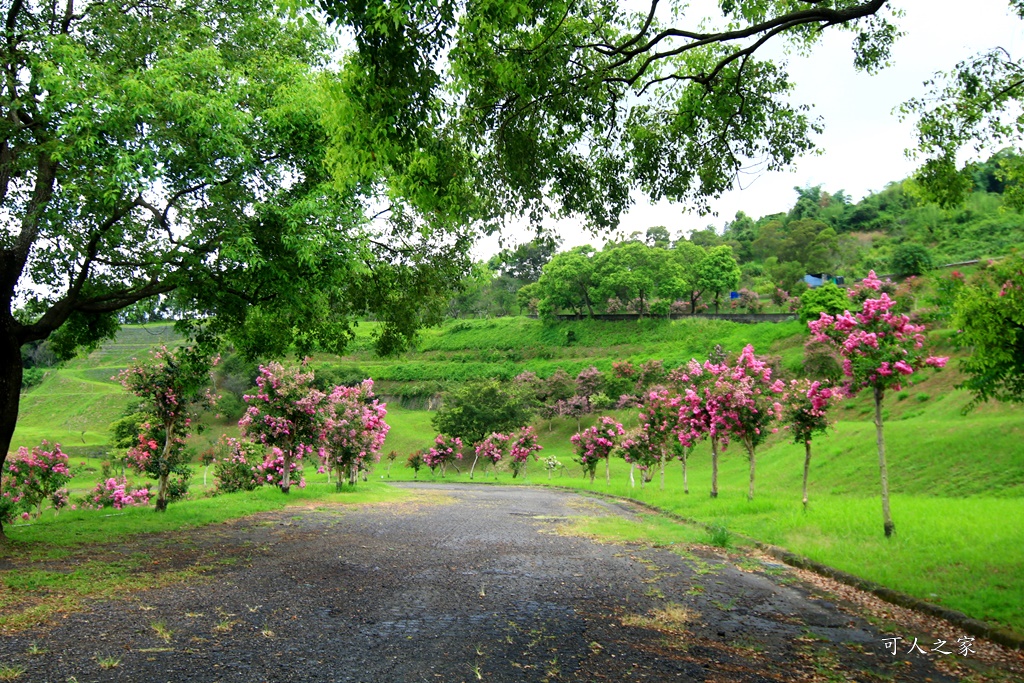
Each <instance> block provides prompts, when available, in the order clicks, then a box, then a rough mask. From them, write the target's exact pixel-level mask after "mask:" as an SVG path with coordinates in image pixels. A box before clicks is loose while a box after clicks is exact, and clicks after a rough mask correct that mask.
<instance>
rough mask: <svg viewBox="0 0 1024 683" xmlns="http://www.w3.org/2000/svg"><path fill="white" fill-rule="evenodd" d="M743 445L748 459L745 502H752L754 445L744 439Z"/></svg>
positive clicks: (754, 462) (754, 463)
mask: <svg viewBox="0 0 1024 683" xmlns="http://www.w3.org/2000/svg"><path fill="white" fill-rule="evenodd" d="M743 444H744V445H745V446H746V447H747V457H748V458H750V488H749V489H747V500H748V501H752V500H754V466H755V465H756V461H755V456H754V443H753V442H752V441H751V440H750V439H744V440H743Z"/></svg>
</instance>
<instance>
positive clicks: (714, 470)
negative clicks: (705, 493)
mask: <svg viewBox="0 0 1024 683" xmlns="http://www.w3.org/2000/svg"><path fill="white" fill-rule="evenodd" d="M711 497H712V498H718V438H717V437H714V436H712V437H711Z"/></svg>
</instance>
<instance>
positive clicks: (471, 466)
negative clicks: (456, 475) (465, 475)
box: [469, 455, 480, 479]
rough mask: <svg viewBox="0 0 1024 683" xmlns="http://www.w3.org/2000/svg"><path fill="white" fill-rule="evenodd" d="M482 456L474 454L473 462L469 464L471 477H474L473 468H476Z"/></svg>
mask: <svg viewBox="0 0 1024 683" xmlns="http://www.w3.org/2000/svg"><path fill="white" fill-rule="evenodd" d="M479 458H480V456H479V455H475V456H473V464H472V465H470V466H469V478H470V479H472V478H473V470H475V469H476V461H477V460H478V459H479Z"/></svg>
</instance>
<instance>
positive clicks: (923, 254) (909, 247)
mask: <svg viewBox="0 0 1024 683" xmlns="http://www.w3.org/2000/svg"><path fill="white" fill-rule="evenodd" d="M889 267H890V268H892V272H894V273H895V274H896V275H900V276H907V275H922V274H924V273H926V272H927V271H929V270H931V269H932V256H931V253H929V251H928V250H927V249H926V248H925V247H923V246H922V245H920V244H913V243H903V244H901V245H899V246H898V247H896V248H895V249H894V250H893V252H892V256H891V257H890V259H889Z"/></svg>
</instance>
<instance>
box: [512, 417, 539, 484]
mask: <svg viewBox="0 0 1024 683" xmlns="http://www.w3.org/2000/svg"><path fill="white" fill-rule="evenodd" d="M542 450H544V447H543V446H541V445H540V444H539V443H537V434H536V432H534V431H533V427H523V428H522V429H520V430H519V431H518V432H516V433H515V434H513V435H512V438H511V439H510V440H509V446H508V455H509V465H510V467H511V468H512V478H513V479H515V478H516V477H518V476H519V474H520V472H525V471H526V465H527V463H528V462H529V461H530V456H531V455H532V456H533V458H534V460H536V459H537V452H538V451H542Z"/></svg>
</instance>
